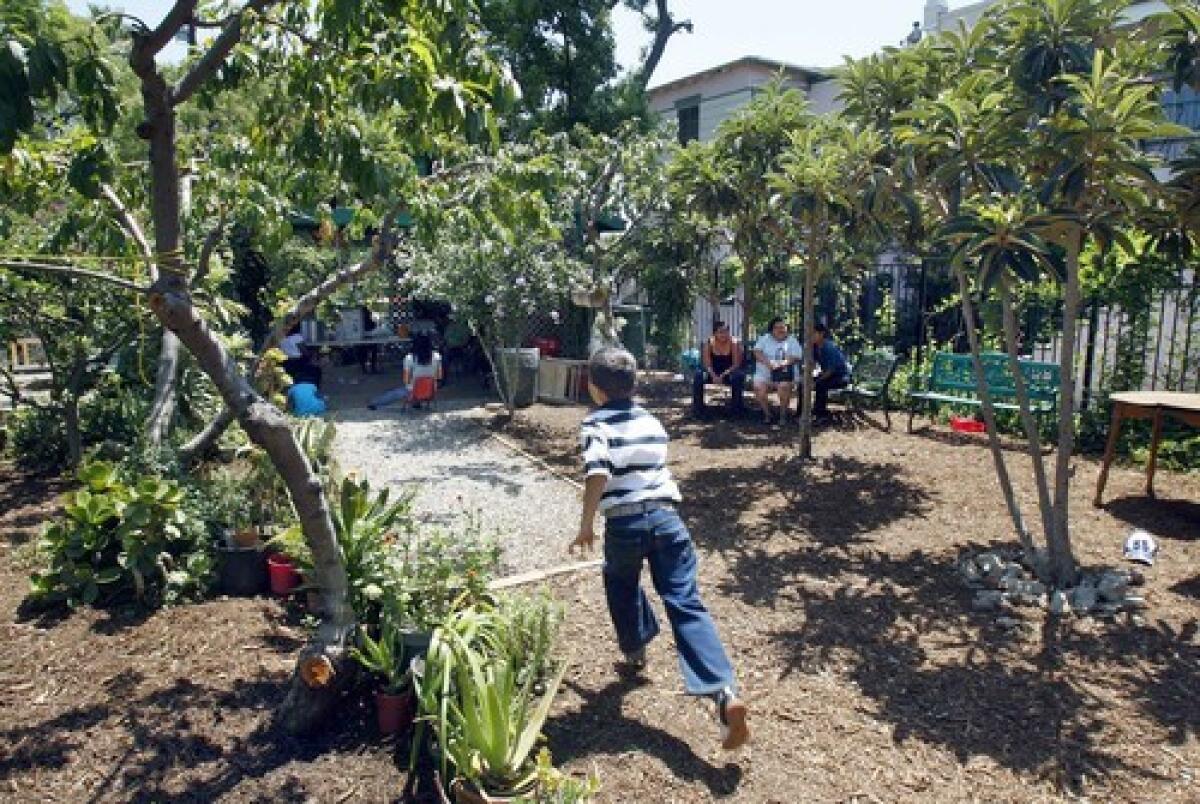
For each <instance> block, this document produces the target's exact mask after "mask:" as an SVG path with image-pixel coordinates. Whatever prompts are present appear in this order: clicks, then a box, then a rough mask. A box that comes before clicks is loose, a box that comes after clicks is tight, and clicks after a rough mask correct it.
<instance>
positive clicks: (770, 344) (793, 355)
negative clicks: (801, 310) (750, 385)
mask: <svg viewBox="0 0 1200 804" xmlns="http://www.w3.org/2000/svg"><path fill="white" fill-rule="evenodd" d="M803 360H804V350H803V349H801V348H800V342H799V341H797V340H796V339H795V338H793V337H792V336H791V335H789V334H788V325H787V322H785V321H784V320H783V319H782V318H780V317H779V316H776V317H775V318H772V319H771V324H770V326H769V327H768V328H767V333H766V334H765V335H763V336H762V337H761V338H759V339H758V342H757V343H755V344H754V398H755V399H757V400H758V405H759V407H760V408H762V414H763V421H765V422H766V423H767V424H770V423H771V401H770V399H769V394H770V393H771V391H775V393H776V394H777V395H778V396H779V421H780V423H783V422H784V421H786V420H787V412H788V403H789V402H790V401H791V399H792V386H793V385H795V383H796V365H797V364H798V363H801V362H803Z"/></svg>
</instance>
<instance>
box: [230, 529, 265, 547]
mask: <svg viewBox="0 0 1200 804" xmlns="http://www.w3.org/2000/svg"><path fill="white" fill-rule="evenodd" d="M261 542H262V540H261V539H260V538H259V537H258V531H257V530H255V529H254V528H242V529H241V530H235V531H234V532H233V543H234V545H235V546H237V547H257V546H258V545H259V544H260V543H261Z"/></svg>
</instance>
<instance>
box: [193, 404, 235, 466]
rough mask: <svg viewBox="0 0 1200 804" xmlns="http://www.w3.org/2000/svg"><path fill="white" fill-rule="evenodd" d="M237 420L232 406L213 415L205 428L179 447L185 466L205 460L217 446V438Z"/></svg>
mask: <svg viewBox="0 0 1200 804" xmlns="http://www.w3.org/2000/svg"><path fill="white" fill-rule="evenodd" d="M236 420H237V417H236V416H234V415H233V409H232V408H229V407H224V408H221V412H220V413H218V414H217V415H216V416H215V417H213V419H212V420H211V421H210V422H209V423H208V424H206V425H205V426H204V429H203V430H201V431H200V432H198V433H196V435H194V436H192V438H191V440H189V441H188V442H187V443H186V444H184V445H183V446H182V447H180V448H179V462H180V463H181V464H182V465H183V466H191V465H193V464H195V463H196V462H197V461H200V460H203V459H204V458H205V457H206V456H207V455H208V454H209V453H210V452H211V451H212V449H213V447H214V446H216V443H217V439H219V438H220V437H221V435H222V434H223V433H224V432H225V431H226V430H227V429H229V425H231V424H233V423H234V421H236Z"/></svg>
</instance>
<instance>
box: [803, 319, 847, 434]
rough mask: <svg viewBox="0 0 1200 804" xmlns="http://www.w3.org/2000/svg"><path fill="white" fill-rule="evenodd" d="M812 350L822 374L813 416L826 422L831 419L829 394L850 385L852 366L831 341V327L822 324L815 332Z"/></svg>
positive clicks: (817, 387)
mask: <svg viewBox="0 0 1200 804" xmlns="http://www.w3.org/2000/svg"><path fill="white" fill-rule="evenodd" d="M812 349H813V358H814V359H815V360H816V361H817V365H818V366H820V367H821V373H820V374H819V375H817V382H816V397H817V398H816V401H815V402H814V404H813V416H814V417H816V418H817V419H820V420H822V421H826V420H828V419H829V418H830V416H829V392H830V391H833V390H836V389H838V388H845V387H846V386H847V385H849V384H850V364H849V363H848V362H846V355H844V354H842V350H841V349H839V348H838V347H837V344H835V343H834V342H833V341H831V340H830V339H829V327H827V326H825V325H824V324H822V323H820V322H817V325H816V327H815V328H814V330H813V341H812Z"/></svg>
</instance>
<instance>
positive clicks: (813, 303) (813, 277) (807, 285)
mask: <svg viewBox="0 0 1200 804" xmlns="http://www.w3.org/2000/svg"><path fill="white" fill-rule="evenodd" d="M818 265H819V263H818V260H817V258H816V257H812V258H810V262H809V263H808V265H807V266H806V267H805V269H804V332H803V333H802V335H801V341H800V343H801V350H802V351H803V353H804V360H803V361H802V362H801V363H800V366H801V371H803V372H804V376H803V377H801V378H800V457H801V458H804V459H805V460H807V459H809V458H811V457H812V401H813V398H812V397H813V368H814V365H813V364H814V363H815V361H814V360H813V351H812V347H811V344H812V337H813V330H814V329H815V327H816V323H817V322H816V320H815V319H816V309H817V300H816V299H815V298H814V297H815V296H816V287H817V269H818Z"/></svg>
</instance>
